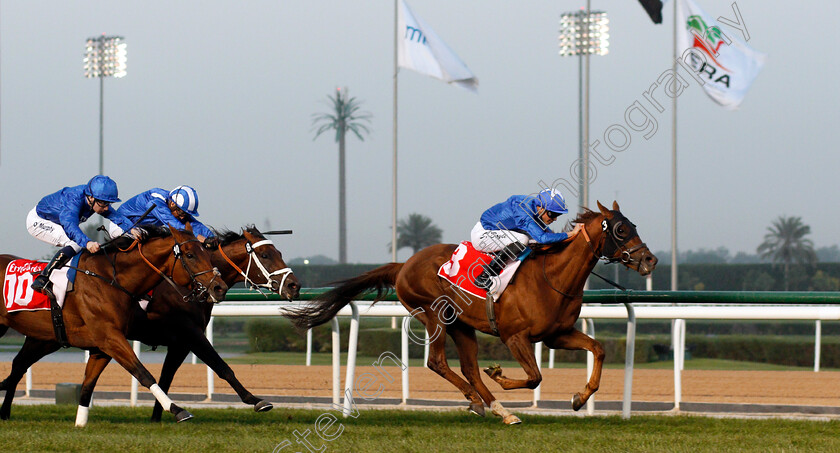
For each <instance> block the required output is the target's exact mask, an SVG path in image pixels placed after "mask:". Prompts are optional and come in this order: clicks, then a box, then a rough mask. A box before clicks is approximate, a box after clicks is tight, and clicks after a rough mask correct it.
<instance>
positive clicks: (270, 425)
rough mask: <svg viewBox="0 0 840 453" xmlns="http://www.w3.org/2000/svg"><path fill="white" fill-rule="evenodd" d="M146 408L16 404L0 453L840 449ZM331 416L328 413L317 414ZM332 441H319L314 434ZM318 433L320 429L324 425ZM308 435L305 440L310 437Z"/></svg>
mask: <svg viewBox="0 0 840 453" xmlns="http://www.w3.org/2000/svg"><path fill="white" fill-rule="evenodd" d="M149 411H150V408H147V407H143V408H135V409H131V408H117V407H94V408H93V409H92V411H91V415H90V421H89V424H88V426H87V427H86V428H83V429H78V428H74V427H73V420H74V418H75V415H74V414H75V408H73V407H71V406H52V405H48V406H18V407H15V411H14V413H13V419H12V420H10V421H5V422H2V423H0V426H2V428H3V429H2V436H0V448H2V449H3V450H4V451H16V452H48V451H62V452H75V451H101V452H112V451H113V452H142V453H148V452H214V453H216V452H227V451H255V452H266V453H268V452H271V451H272V450H274V449H275V447H277V446H278V444H280V443H282V442H283V441H287V440H288V441H289V442H290V443H291V445H290V446H289V447H287V448H285V449H280V450H277V451H284V452H285V451H289V452H294V451H303V452H306V451H308V450H307V448H306V447H304V446H303V445H301V444H297V443H296V435H295V431H297V433H299V434H305V435H307V439H308V440H309V442H310V444H311V446H312V449H311V450H310V451H318V450H320V449H322V447H323V451H348V452H401V453H402V452H424V453H426V452H439V451H446V452H449V451H466V452H482V453H484V452H494V453H495V452H517V453H523V452H554V451H563V452H578V451H579V452H619V451H620V452H691V453H705V452H714V453H718V452H741V451H744V452H755V451H758V452H782V451H784V452H789V451H801V452H829V451H840V421H830V422H826V421H815V420H741V419H714V418H704V417H697V416H650V415H644V416H642V415H637V416H633V417H632V418H631V419H630V420H623V419H621V418H619V417H617V416H610V417H600V416H598V417H586V418H578V417H549V416H536V415H527V414H522V415H521V418H522V420H523V424H522V425H518V426H505V425H503V424H502V423H501V422H500V419H499V418H497V417H493V416H490V415H488V416H487V417H485V418H479V417H476V416H473V415H469V414H467V413H466V412H413V411H394V410H387V411H385V410H363V411H361V412H360V413H359V414H358V417H357V418H342V417H341V415H340V414H339V413H338V412H336V411H330V410H328V409H327V408H326V407H325V408H324V409H322V410H306V411H304V410H286V409H283V408H277V409H275V410H273V411H271V412H268V413H261V414H257V413H254V412H253V411H251V410H247V409H193V410H192V412H193V414H194V415H195V418H194V419H193V420H190V421H188V422H186V423H182V424H175V423H174V422H173V420H172V417H171V416H170V415H168V414H167V416H166V417H165V418H164V422H163V423H161V424H152V423H149V422H148V421H146V418H147V416H148V414H149ZM323 414H331V415H323ZM319 416H320V417H322V418H321V421H322V423H323V422H325V421H327V420H329V419H328V417H331V416H337V419H335V420H336V421H335V424H333V425H332V426H330V427H329V428H327V429H322V430H321V432H322V433H324V434H328V435H332V440H329V441H325V440H323V439H321V438H320V437H319V436H318V435H317V434H316V432H315V429H316V428H315V427H316V420H317V419H318V417H319ZM322 428H325V427H324V426H322ZM307 431H308V433H307Z"/></svg>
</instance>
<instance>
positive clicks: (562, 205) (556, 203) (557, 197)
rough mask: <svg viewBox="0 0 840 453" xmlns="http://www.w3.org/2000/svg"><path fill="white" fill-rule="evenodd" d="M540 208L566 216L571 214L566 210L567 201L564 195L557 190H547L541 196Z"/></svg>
mask: <svg viewBox="0 0 840 453" xmlns="http://www.w3.org/2000/svg"><path fill="white" fill-rule="evenodd" d="M538 198H539V200H540V206H541V207H542V208H543V209H545V210H546V211H549V212H556V213H558V214H565V213H567V212H569V210H568V209H566V199H565V198H563V194H561V193H560V192H558V191H557V190H556V189H545V190H543V191H542V192H540V194H539V197H538Z"/></svg>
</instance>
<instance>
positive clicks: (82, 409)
mask: <svg viewBox="0 0 840 453" xmlns="http://www.w3.org/2000/svg"><path fill="white" fill-rule="evenodd" d="M110 361H111V357H109V356H108V355H107V354H105V353H103V352H102V351H99V350H93V351H91V353H90V357H89V358H88V361H87V365H85V380H84V382H82V392H81V394H80V396H79V407H78V408H77V409H76V426H78V427H80V428H81V427H84V426H85V425H87V422H88V413H90V399H91V398H92V397H93V389H94V388H95V387H96V381H98V380H99V376H101V375H102V372H103V371H105V367H107V366H108V363H109V362H110Z"/></svg>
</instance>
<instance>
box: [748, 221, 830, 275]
mask: <svg viewBox="0 0 840 453" xmlns="http://www.w3.org/2000/svg"><path fill="white" fill-rule="evenodd" d="M767 231H768V233H767V234H766V235H764V242H762V243H761V245H759V246H758V249H756V252H758V254H759V255H760V256H761V257H762V258H765V259H771V260H772V261H773V262H774V263H782V264H784V271H785V291H787V290H788V287H789V284H790V281H789V280H790V266H791V264H793V263H798V264H809V265H813V264H814V263H816V261H817V254H816V253H815V252H814V243H813V241H811V240H810V239H805V236H807V235H809V234H811V227H810V226H808V225H805V224H803V223H802V218H801V217H785V216H780V217H779V218H778V219H776V220H775V221H773V224H772V225H771V226H770V227H768V228H767Z"/></svg>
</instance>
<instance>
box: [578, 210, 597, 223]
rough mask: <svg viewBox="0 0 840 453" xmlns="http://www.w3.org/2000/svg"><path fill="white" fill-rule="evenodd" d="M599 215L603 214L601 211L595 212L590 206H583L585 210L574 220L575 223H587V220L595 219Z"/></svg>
mask: <svg viewBox="0 0 840 453" xmlns="http://www.w3.org/2000/svg"><path fill="white" fill-rule="evenodd" d="M599 215H601V213H600V212H595V211H593V210H591V209H589V208H583V212H581V213H580V214H578V215H577V217H575V220H573V221H572V222H574V223H586V222H588V221H590V220H592V219H594V218H595V217H598V216H599Z"/></svg>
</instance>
